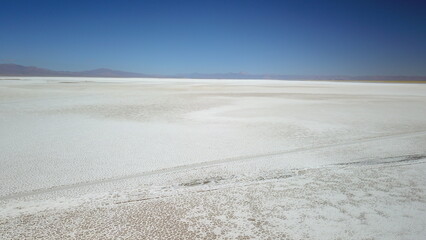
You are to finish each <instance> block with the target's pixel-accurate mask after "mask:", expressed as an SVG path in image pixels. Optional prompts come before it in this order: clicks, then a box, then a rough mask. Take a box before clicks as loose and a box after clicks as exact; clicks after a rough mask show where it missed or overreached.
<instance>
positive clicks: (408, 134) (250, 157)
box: [0, 130, 426, 201]
mask: <svg viewBox="0 0 426 240" xmlns="http://www.w3.org/2000/svg"><path fill="white" fill-rule="evenodd" d="M423 135H426V130H423V131H416V132H406V133H397V134H389V135H381V136H374V137H367V138H362V139H358V140H354V141H350V142H344V143H337V144H328V145H320V146H315V147H309V148H296V149H290V150H285V151H279V152H272V153H266V154H254V155H243V156H237V157H229V158H223V159H218V160H212V161H207V162H201V163H194V164H188V165H182V166H176V167H172V168H164V169H158V170H154V171H148V172H142V173H136V174H129V175H124V176H118V177H112V178H104V179H98V180H93V181H86V182H78V183H74V184H67V185H60V186H54V187H50V188H41V189H36V190H33V191H27V192H19V193H15V194H10V195H4V196H0V201H4V200H9V199H14V198H21V197H28V196H32V195H38V194H44V193H50V192H55V191H61V190H67V189H73V188H78V187H86V186H91V185H96V184H103V183H110V182H115V181H120V180H127V179H131V178H138V177H145V176H152V175H156V174H161V173H171V172H179V171H182V170H186V169H192V168H199V167H207V166H214V165H218V164H223V163H228V162H238V161H245V160H253V159H256V158H264V157H273V156H280V155H285V154H291V153H299V152H308V151H314V150H321V149H328V148H337V147H345V146H351V145H356V144H361V143H368V142H374V141H380V140H389V139H395V138H410V137H417V136H423Z"/></svg>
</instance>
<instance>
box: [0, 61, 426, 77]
mask: <svg viewBox="0 0 426 240" xmlns="http://www.w3.org/2000/svg"><path fill="white" fill-rule="evenodd" d="M0 76H28V77H120V78H198V79H276V80H373V81H426V76H345V75H328V76H327V75H273V74H248V73H211V74H203V73H189V74H178V75H150V74H142V73H133V72H124V71H117V70H111V69H107V68H99V69H94V70H88V71H78V72H71V71H53V70H49V69H44V68H38V67H30V66H22V65H17V64H0Z"/></svg>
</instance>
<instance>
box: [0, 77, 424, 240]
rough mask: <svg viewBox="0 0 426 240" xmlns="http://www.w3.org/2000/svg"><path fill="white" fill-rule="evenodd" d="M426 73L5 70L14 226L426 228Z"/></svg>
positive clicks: (393, 235)
mask: <svg viewBox="0 0 426 240" xmlns="http://www.w3.org/2000/svg"><path fill="white" fill-rule="evenodd" d="M425 237H426V84H398V83H393V84H389V83H350V82H346V83H343V82H313V81H267V80H184V79H113V78H46V77H39V78H38V77H32V78H25V77H1V78H0V239H118V238H120V239H425Z"/></svg>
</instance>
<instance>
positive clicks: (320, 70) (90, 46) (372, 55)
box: [0, 0, 426, 75]
mask: <svg viewBox="0 0 426 240" xmlns="http://www.w3.org/2000/svg"><path fill="white" fill-rule="evenodd" d="M425 9H426V3H425V1H405V0H401V1H396V0H387V1H378V0H377V1H375V0H357V1H349V0H347V1H346V0H343V1H337V0H336V1H331V0H330V1H320V0H316V1H314V0H312V1H310V0H304V1H298V0H294V1H285V0H282V1H250V0H245V1H231V0H228V1H220V0H216V1H179V0H175V1H162V0H157V1H125V0H121V1H77V0H74V1H67V0H63V1H62V0H61V1H59V0H58V1H56V0H52V1H44V0H37V1H36V0H34V1H21V0H2V1H1V2H0V33H1V35H0V63H11V62H12V63H16V64H22V65H32V66H39V67H44V68H50V69H54V70H71V71H74V70H87V69H93V68H100V67H105V68H112V69H119V70H124V71H133V72H141V73H157V74H176V73H192V72H200V73H221V72H249V73H270V74H318V75H333V74H345V75H426V14H425Z"/></svg>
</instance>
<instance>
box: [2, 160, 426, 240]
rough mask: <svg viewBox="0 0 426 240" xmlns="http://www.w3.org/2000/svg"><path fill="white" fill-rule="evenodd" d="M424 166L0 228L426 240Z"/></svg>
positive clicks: (145, 235) (330, 175) (353, 170)
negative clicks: (423, 239) (425, 236)
mask: <svg viewBox="0 0 426 240" xmlns="http://www.w3.org/2000/svg"><path fill="white" fill-rule="evenodd" d="M425 165H426V164H425V163H422V164H420V166H421V167H419V166H414V165H408V164H407V165H397V166H394V165H393V164H391V163H389V164H385V165H358V166H330V167H324V168H315V169H305V170H303V171H302V172H299V174H298V175H296V176H293V177H292V178H284V179H283V178H278V179H274V180H270V181H264V180H258V181H253V182H251V183H249V184H248V183H247V182H246V183H245V185H238V184H237V185H228V186H223V187H221V186H211V187H210V188H207V189H206V188H204V189H203V188H202V187H199V186H192V187H186V188H182V189H181V191H177V192H175V193H173V194H167V195H166V196H163V197H159V196H158V197H157V198H152V199H145V200H144V199H139V200H140V201H129V202H118V203H117V202H116V203H113V201H112V198H111V199H109V198H105V199H103V200H101V201H100V202H97V204H96V205H93V203H86V204H83V205H81V206H79V207H75V208H71V209H69V210H66V211H62V210H59V211H57V210H49V211H42V212H38V213H36V214H27V215H22V216H18V217H13V218H10V219H7V220H6V221H4V222H2V223H1V225H0V230H1V232H2V233H4V235H3V237H4V238H6V239H7V238H8V237H12V236H14V238H21V239H22V238H24V239H25V238H36V237H40V238H43V239H55V238H59V237H62V238H69V239H92V238H99V237H101V238H104V239H115V238H117V237H122V238H132V239H134V238H137V239H194V238H199V239H348V238H353V237H356V238H357V239H372V238H377V239H421V237H422V236H424V233H425V231H426V229H425V226H426V225H425V224H426V218H424V217H421V216H425V215H424V213H426V194H425V193H426V192H425V191H426V188H425V186H426V185H425V183H426V182H425V180H424V177H423V174H424V170H425V168H426V167H425ZM213 185H215V184H213ZM219 185H220V184H219ZM213 188H215V189H214V190H213ZM121 194H123V196H121V198H124V199H128V198H129V196H125V195H126V194H129V193H121ZM157 195H161V194H157ZM98 201H99V200H98ZM419 213H422V214H419ZM419 217H420V218H419Z"/></svg>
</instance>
